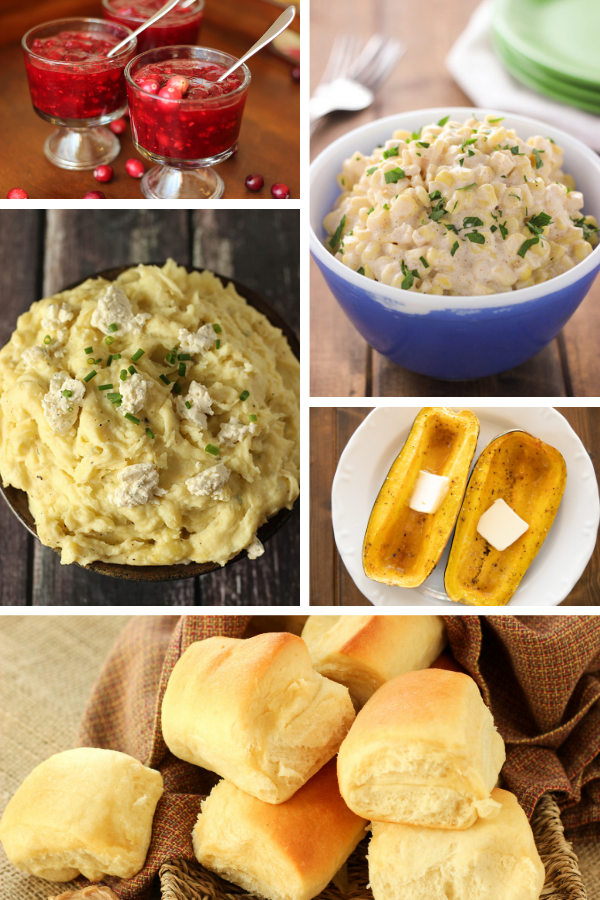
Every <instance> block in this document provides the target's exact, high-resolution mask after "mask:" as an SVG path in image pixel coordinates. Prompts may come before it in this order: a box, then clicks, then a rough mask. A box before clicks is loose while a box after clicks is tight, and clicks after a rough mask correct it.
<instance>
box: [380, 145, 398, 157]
mask: <svg viewBox="0 0 600 900" xmlns="http://www.w3.org/2000/svg"><path fill="white" fill-rule="evenodd" d="M399 155H400V151H399V150H398V147H388V149H387V150H384V151H383V158H384V159H389V158H390V156H399Z"/></svg>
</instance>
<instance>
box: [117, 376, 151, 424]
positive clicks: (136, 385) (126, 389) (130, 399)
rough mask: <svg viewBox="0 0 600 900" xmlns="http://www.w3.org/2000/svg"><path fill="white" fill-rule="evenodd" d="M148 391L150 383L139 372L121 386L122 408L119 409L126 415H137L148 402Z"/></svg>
mask: <svg viewBox="0 0 600 900" xmlns="http://www.w3.org/2000/svg"><path fill="white" fill-rule="evenodd" d="M147 390H148V382H147V381H146V379H145V378H143V377H142V376H141V375H140V374H139V373H138V372H136V373H135V375H132V376H131V378H128V379H127V381H123V382H122V383H121V385H120V392H121V406H120V407H119V409H120V410H121V412H122V413H123V415H125V413H131V415H135V413H138V412H139V411H140V410H141V409H142V407H143V406H144V403H145V402H146V392H147Z"/></svg>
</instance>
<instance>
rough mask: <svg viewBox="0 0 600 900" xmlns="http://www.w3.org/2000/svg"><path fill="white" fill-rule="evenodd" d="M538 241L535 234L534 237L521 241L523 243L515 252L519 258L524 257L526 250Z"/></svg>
mask: <svg viewBox="0 0 600 900" xmlns="http://www.w3.org/2000/svg"><path fill="white" fill-rule="evenodd" d="M539 242H540V236H539V234H536V236H535V237H532V238H529V240H527V241H523V243H522V244H521V246H520V247H519V249H518V250H517V253H518V255H519V256H520V257H521V259H524V258H525V254H526V253H527V251H528V250H529V248H530V247H533V245H534V244H539Z"/></svg>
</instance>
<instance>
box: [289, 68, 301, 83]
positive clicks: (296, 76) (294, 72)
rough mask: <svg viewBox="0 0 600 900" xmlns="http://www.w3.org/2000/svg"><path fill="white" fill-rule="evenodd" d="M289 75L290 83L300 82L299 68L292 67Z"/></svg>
mask: <svg viewBox="0 0 600 900" xmlns="http://www.w3.org/2000/svg"><path fill="white" fill-rule="evenodd" d="M290 74H291V76H292V81H300V66H294V67H293V69H292V71H291V73H290Z"/></svg>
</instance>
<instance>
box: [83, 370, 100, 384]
mask: <svg viewBox="0 0 600 900" xmlns="http://www.w3.org/2000/svg"><path fill="white" fill-rule="evenodd" d="M97 374H98V373H97V372H96V370H95V369H92V371H91V372H88V374H87V375H86V376H85V378H84V379H83V380H84V381H91V380H92V378H95V377H96V375H97Z"/></svg>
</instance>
